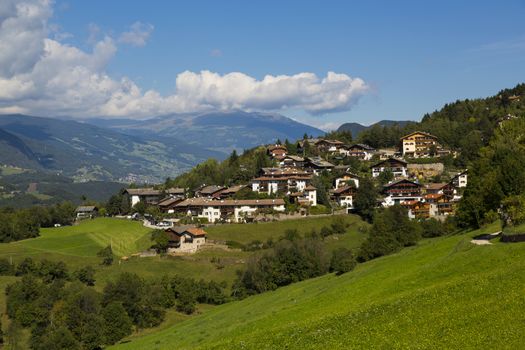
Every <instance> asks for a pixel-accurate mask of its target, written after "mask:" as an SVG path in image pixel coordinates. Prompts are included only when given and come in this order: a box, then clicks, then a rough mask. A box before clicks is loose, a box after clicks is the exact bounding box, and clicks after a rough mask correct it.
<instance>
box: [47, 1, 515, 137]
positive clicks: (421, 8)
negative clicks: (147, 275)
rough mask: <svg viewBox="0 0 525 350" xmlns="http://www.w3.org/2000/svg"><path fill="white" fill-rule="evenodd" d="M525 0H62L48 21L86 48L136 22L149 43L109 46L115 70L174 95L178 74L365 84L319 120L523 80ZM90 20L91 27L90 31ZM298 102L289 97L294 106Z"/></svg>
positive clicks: (415, 109) (395, 113)
mask: <svg viewBox="0 0 525 350" xmlns="http://www.w3.org/2000/svg"><path fill="white" fill-rule="evenodd" d="M524 18H525V1H523V0H522V1H506V2H504V3H503V2H498V1H434V2H423V1H366V2H364V1H360V2H357V1H286V2H285V1H268V0H267V1H185V2H183V1H151V0H150V1H101V0H90V1H57V2H56V3H55V4H54V5H53V15H52V17H51V18H50V19H49V23H52V24H54V25H56V26H57V28H59V30H58V31H59V32H60V33H61V35H62V36H63V38H61V40H60V41H61V43H62V44H64V45H69V46H74V47H77V48H79V49H81V50H84V51H85V52H91V50H93V45H94V44H93V43H94V42H96V41H97V40H102V38H103V37H104V36H110V37H112V38H114V41H115V42H117V38H118V37H119V36H120V35H121V33H123V32H125V31H127V30H129V28H130V26H131V25H132V24H133V23H136V22H140V23H141V24H142V26H143V27H146V26H148V27H147V28H150V29H151V30H150V32H149V36H148V37H147V40H146V41H145V45H143V46H140V45H139V46H137V45H125V44H115V47H116V50H115V53H114V55H113V56H112V57H111V59H110V60H108V62H107V65H105V66H104V72H105V73H107V74H108V76H110V77H111V78H112V79H115V80H118V79H120V78H121V77H127V78H129V79H131V80H132V81H133V82H134V83H135V84H136V85H137V86H140V88H141V89H143V90H148V89H152V90H155V91H157V92H158V93H160V94H161V95H163V96H166V95H170V94H174V93H175V90H176V89H175V80H176V78H177V75H178V74H180V73H182V72H184V71H190V72H200V71H202V70H209V71H211V72H214V73H218V74H219V75H223V74H227V73H230V72H241V73H243V74H245V75H248V76H250V77H253V78H255V79H257V80H261V79H263V78H264V76H265V75H274V76H275V75H287V76H290V75H294V74H299V73H302V72H309V73H314V74H315V75H317V76H318V77H320V78H322V77H325V76H326V74H327V72H329V71H333V72H336V73H340V74H346V75H348V76H349V77H351V78H361V79H362V80H363V81H364V82H365V83H366V86H367V90H366V93H362V94H360V95H359V96H358V97H356V98H355V100H352V101H353V102H352V103H349V104H348V105H345V106H346V107H341V108H340V109H341V110H338V109H337V108H336V109H334V111H335V112H334V111H328V112H326V113H325V112H320V113H317V114H318V115H311V113H308V112H306V111H305V109H304V108H302V107H301V106H302V105H301V104H300V105H297V106H292V107H291V108H287V109H282V110H279V112H281V113H283V114H285V115H287V116H290V117H294V118H295V119H298V120H302V121H305V122H307V123H309V124H313V125H316V126H324V127H333V126H337V125H339V124H341V123H343V122H347V121H356V122H360V123H364V124H370V123H372V122H375V121H378V120H381V119H399V120H404V119H411V120H419V119H420V118H421V116H422V115H423V114H424V113H426V112H431V111H433V110H434V109H436V108H440V107H441V106H442V105H443V104H444V103H446V102H450V101H454V100H456V99H463V98H475V97H484V96H488V95H491V94H494V93H496V92H497V91H498V90H500V89H502V88H506V87H512V86H514V85H515V84H517V83H519V82H523V81H525V65H524V63H525V20H524ZM94 29H95V30H94ZM292 105H293V104H292Z"/></svg>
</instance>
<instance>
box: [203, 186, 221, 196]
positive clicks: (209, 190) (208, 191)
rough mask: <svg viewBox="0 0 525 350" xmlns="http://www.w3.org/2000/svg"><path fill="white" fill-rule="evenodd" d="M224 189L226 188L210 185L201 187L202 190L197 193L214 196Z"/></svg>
mask: <svg viewBox="0 0 525 350" xmlns="http://www.w3.org/2000/svg"><path fill="white" fill-rule="evenodd" d="M223 189H224V187H222V186H217V185H209V186H203V187H201V188H200V189H198V190H197V192H199V193H200V194H203V195H212V194H214V193H215V192H218V191H220V190H223Z"/></svg>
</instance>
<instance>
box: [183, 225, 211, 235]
mask: <svg viewBox="0 0 525 350" xmlns="http://www.w3.org/2000/svg"><path fill="white" fill-rule="evenodd" d="M184 232H188V233H190V234H191V235H193V236H206V231H204V230H203V229H201V228H197V227H191V228H188V229H186V230H185V231H184Z"/></svg>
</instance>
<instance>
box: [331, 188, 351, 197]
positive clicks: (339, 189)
mask: <svg viewBox="0 0 525 350" xmlns="http://www.w3.org/2000/svg"><path fill="white" fill-rule="evenodd" d="M354 189H355V188H354V187H352V186H343V187H339V188H336V189H335V190H334V192H333V193H334V194H335V195H338V194H342V193H345V192H348V191H350V190H354Z"/></svg>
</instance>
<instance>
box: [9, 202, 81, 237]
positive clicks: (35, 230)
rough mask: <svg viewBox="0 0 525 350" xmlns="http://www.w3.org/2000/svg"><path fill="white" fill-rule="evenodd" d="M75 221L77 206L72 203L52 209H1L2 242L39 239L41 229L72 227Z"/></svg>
mask: <svg viewBox="0 0 525 350" xmlns="http://www.w3.org/2000/svg"><path fill="white" fill-rule="evenodd" d="M74 220H75V206H74V205H73V204H72V203H71V202H63V203H60V204H56V205H54V206H50V207H44V206H35V207H31V208H24V209H14V208H9V207H4V208H0V242H2V243H8V242H12V241H18V240H21V239H26V238H33V237H37V236H38V235H39V234H40V228H41V227H53V226H54V225H57V224H58V225H71V224H72V223H73V221H74Z"/></svg>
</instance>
